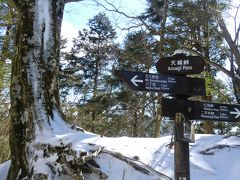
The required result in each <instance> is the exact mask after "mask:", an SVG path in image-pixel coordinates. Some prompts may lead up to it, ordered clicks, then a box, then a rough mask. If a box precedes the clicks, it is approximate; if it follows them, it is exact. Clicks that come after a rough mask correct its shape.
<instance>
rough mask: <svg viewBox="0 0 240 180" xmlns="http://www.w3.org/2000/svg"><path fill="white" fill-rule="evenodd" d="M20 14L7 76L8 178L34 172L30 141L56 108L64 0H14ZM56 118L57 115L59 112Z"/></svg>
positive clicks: (48, 127) (46, 126)
mask: <svg viewBox="0 0 240 180" xmlns="http://www.w3.org/2000/svg"><path fill="white" fill-rule="evenodd" d="M15 4H16V7H17V10H18V14H19V23H18V29H17V36H16V48H17V51H16V55H15V59H13V61H12V77H11V87H10V89H11V94H10V96H11V128H10V149H11V167H10V171H9V174H8V179H11V180H15V179H24V178H26V179H30V178H32V176H33V172H34V169H33V158H34V155H35V147H34V144H33V142H34V140H35V139H36V136H37V133H41V132H43V131H44V130H46V131H48V130H49V131H50V130H51V122H52V121H53V120H54V118H55V117H54V114H55V113H54V112H56V113H57V114H59V115H60V114H61V113H60V109H59V105H60V104H59V94H58V80H57V79H58V77H57V76H58V64H59V38H60V28H61V21H62V15H63V8H64V0H21V1H20V0H15ZM60 117H61V115H60Z"/></svg>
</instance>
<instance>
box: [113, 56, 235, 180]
mask: <svg viewBox="0 0 240 180" xmlns="http://www.w3.org/2000/svg"><path fill="white" fill-rule="evenodd" d="M156 68H157V70H158V72H159V73H160V74H153V73H143V72H134V71H124V70H116V71H115V72H114V73H115V75H116V76H117V77H119V78H120V79H122V80H123V81H124V82H125V83H126V84H127V85H128V86H129V87H130V88H131V89H133V90H136V91H153V92H162V93H169V94H171V95H172V98H171V99H167V98H163V99H162V116H165V117H170V118H174V124H175V126H174V129H175V133H174V134H175V136H174V175H175V180H190V166H189V142H191V138H190V137H191V136H190V129H192V128H191V122H190V120H212V121H227V122H238V121H240V105H233V104H218V103H210V102H198V101H189V100H188V98H189V97H191V96H204V95H206V89H205V80H204V79H201V78H190V77H186V75H187V74H198V73H201V72H202V71H203V68H204V61H203V59H202V58H201V57H199V56H186V55H185V54H176V55H174V56H172V57H165V58H162V59H160V60H159V61H158V62H157V64H156Z"/></svg>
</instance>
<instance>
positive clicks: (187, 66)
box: [156, 54, 205, 75]
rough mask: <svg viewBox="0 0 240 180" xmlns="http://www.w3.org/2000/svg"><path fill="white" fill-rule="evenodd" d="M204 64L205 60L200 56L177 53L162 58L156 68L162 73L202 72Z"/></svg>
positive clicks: (184, 73)
mask: <svg viewBox="0 0 240 180" xmlns="http://www.w3.org/2000/svg"><path fill="white" fill-rule="evenodd" d="M204 65H205V62H204V60H203V58H201V57H200V56H186V55H185V54H176V55H174V56H172V57H164V58H162V59H160V60H159V61H158V62H157V64H156V68H157V71H158V72H159V73H162V74H174V75H186V74H199V73H201V72H202V71H203V68H204Z"/></svg>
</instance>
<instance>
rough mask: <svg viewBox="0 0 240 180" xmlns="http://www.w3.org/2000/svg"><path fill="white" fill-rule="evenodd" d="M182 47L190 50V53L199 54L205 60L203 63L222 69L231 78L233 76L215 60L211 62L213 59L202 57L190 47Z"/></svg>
mask: <svg viewBox="0 0 240 180" xmlns="http://www.w3.org/2000/svg"><path fill="white" fill-rule="evenodd" d="M182 48H183V49H185V50H186V51H189V52H192V53H195V54H197V55H198V56H201V57H202V58H203V60H204V61H205V63H207V64H209V65H212V66H214V67H215V68H217V69H218V70H220V71H222V72H223V73H224V74H226V75H227V76H229V77H231V78H233V77H232V74H231V72H230V71H229V70H227V69H226V68H224V67H222V66H221V65H219V64H217V63H215V62H213V61H210V60H208V59H206V58H204V57H203V56H202V54H201V53H199V52H198V51H196V50H193V49H190V48H188V47H182Z"/></svg>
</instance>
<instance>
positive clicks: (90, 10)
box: [62, 0, 240, 45]
mask: <svg viewBox="0 0 240 180" xmlns="http://www.w3.org/2000/svg"><path fill="white" fill-rule="evenodd" d="M96 1H98V2H101V3H103V4H104V2H105V0H96ZM108 1H109V2H111V3H113V4H114V5H115V6H116V7H117V8H118V9H119V10H120V11H123V12H125V13H127V14H128V15H132V16H134V15H136V14H139V13H141V12H143V11H144V9H145V7H146V0H108ZM233 2H234V4H235V5H236V6H237V5H239V4H240V0H233ZM105 5H106V3H105ZM106 6H107V5H106ZM107 7H108V8H110V6H107ZM99 12H105V13H106V14H107V15H108V17H109V18H110V20H111V22H112V24H113V26H116V25H118V26H120V27H126V26H128V25H129V24H130V19H127V18H125V17H124V16H121V15H118V14H116V13H115V14H113V13H110V12H107V11H105V10H104V9H103V8H102V7H100V6H97V5H96V3H94V2H93V0H84V1H80V2H77V3H68V4H67V5H66V6H65V12H64V17H63V24H62V35H63V36H64V37H67V38H68V39H69V40H70V41H71V39H72V38H73V37H77V35H78V34H77V32H78V30H80V29H82V28H84V27H87V23H88V20H89V19H91V18H93V16H95V15H97V14H98V13H99ZM235 12H236V10H234V11H231V12H230V13H229V14H230V15H232V16H233V15H235ZM238 17H239V18H240V16H238ZM233 23H234V20H233V18H232V17H231V18H229V19H228V20H227V25H228V28H229V27H230V26H231V27H232V28H231V32H234V28H233V27H234V26H233ZM237 24H239V21H238V23H237ZM116 30H117V33H118V35H117V36H118V39H119V40H122V39H123V38H124V36H125V35H126V33H127V31H121V30H120V29H118V28H116ZM69 43H70V45H71V42H69Z"/></svg>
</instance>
